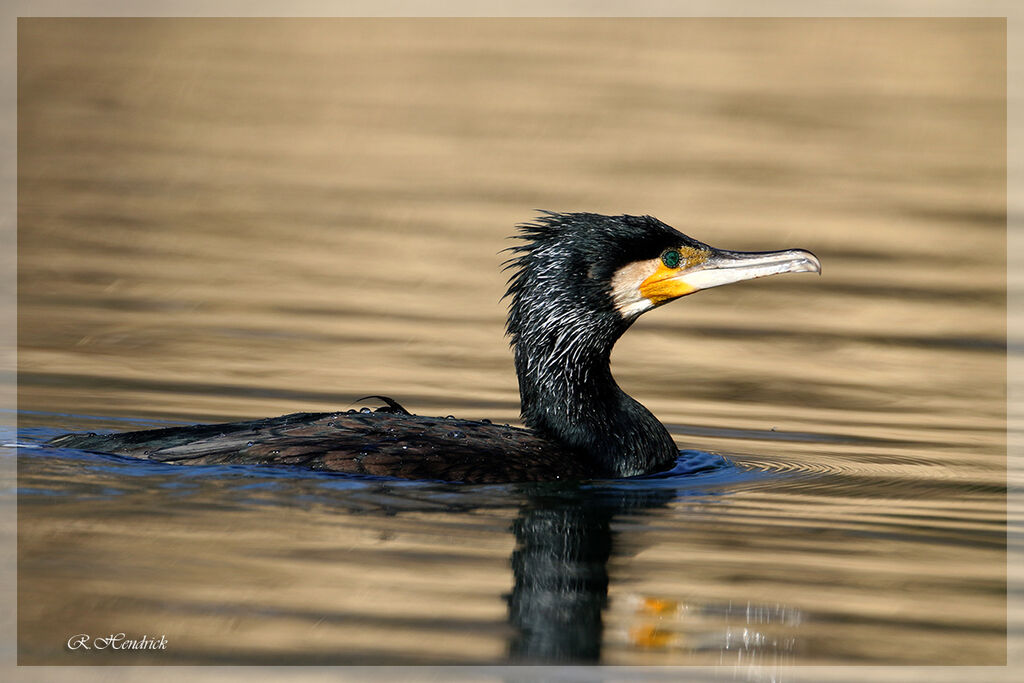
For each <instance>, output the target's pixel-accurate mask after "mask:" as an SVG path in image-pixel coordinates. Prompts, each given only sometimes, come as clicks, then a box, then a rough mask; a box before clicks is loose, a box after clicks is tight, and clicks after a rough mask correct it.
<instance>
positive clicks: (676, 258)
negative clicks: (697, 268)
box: [661, 249, 682, 268]
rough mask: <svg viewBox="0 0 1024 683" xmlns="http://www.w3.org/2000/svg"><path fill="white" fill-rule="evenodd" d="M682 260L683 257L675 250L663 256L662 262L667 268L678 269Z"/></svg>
mask: <svg viewBox="0 0 1024 683" xmlns="http://www.w3.org/2000/svg"><path fill="white" fill-rule="evenodd" d="M681 260H682V257H681V256H680V255H679V252H678V251H676V250H675V249H669V250H668V251H666V252H665V253H664V254H662V255H661V262H662V263H664V264H665V267H666V268H678V267H679V262H680V261H681Z"/></svg>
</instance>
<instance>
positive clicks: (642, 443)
mask: <svg viewBox="0 0 1024 683" xmlns="http://www.w3.org/2000/svg"><path fill="white" fill-rule="evenodd" d="M596 324H600V323H596ZM580 325H586V326H587V329H582V328H581V329H575V330H574V329H572V328H571V327H561V328H557V329H554V330H551V329H550V328H548V330H544V329H543V328H541V329H540V331H539V332H538V333H536V334H533V335H519V336H518V338H517V339H516V340H515V345H516V349H515V356H516V372H517V374H518V376H519V394H520V398H521V400H522V417H523V421H524V422H525V423H526V425H527V426H528V427H530V428H532V429H534V430H535V431H537V432H539V433H541V434H542V435H544V436H545V437H547V438H549V439H552V440H554V441H557V442H558V443H560V444H561V445H563V446H564V447H566V449H567V450H569V451H571V452H572V453H573V454H574V455H575V456H577V457H580V458H586V459H588V460H590V461H591V462H592V463H593V464H594V465H595V466H596V467H597V469H598V470H599V471H601V472H602V473H603V474H604V475H605V476H613V477H628V476H636V475H640V474H646V473H650V472H654V471H658V470H661V469H665V468H667V467H669V466H671V463H672V462H674V461H675V459H676V457H677V455H678V449H677V448H676V445H675V442H673V440H672V437H671V436H670V435H669V433H668V430H666V429H665V427H664V426H663V425H662V424H661V423H660V422H659V421H658V419H657V418H655V417H654V415H652V414H651V413H650V412H649V411H648V410H647V409H646V408H644V407H643V406H642V405H640V403H639V402H637V401H636V400H634V399H633V398H632V397H630V396H629V395H628V394H626V393H625V392H624V391H622V389H620V388H619V386H618V384H616V383H615V380H614V378H613V377H612V374H611V368H610V357H611V350H612V346H613V345H614V343H615V340H616V339H618V337H619V335H621V333H622V331H624V330H625V328H626V327H627V325H621V329H605V330H595V329H594V328H593V326H594V325H595V321H593V320H592V319H591V320H588V321H586V322H581V323H580Z"/></svg>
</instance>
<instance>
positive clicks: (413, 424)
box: [50, 412, 587, 483]
mask: <svg viewBox="0 0 1024 683" xmlns="http://www.w3.org/2000/svg"><path fill="white" fill-rule="evenodd" d="M50 445H53V446H59V447H62V448H77V449H79V450H85V451H92V452H99V453H113V454H117V455H125V456H130V457H135V458H143V459H147V460H154V461H158V462H164V463H174V464H189V465H226V464H251V465H277V466H288V467H303V468H308V469H313V470H320V471H331V472H345V473H349V474H363V475H372V476H386V477H401V478H404V479H427V480H441V481H461V482H473V483H500V482H516V481H551V480H556V479H582V478H586V476H587V468H586V467H584V466H583V464H582V463H580V462H579V461H578V460H577V459H575V458H573V457H572V456H571V455H569V454H567V453H565V452H564V451H563V450H561V449H560V448H558V446H557V445H555V444H552V443H551V442H549V441H547V440H545V439H542V438H541V437H539V436H537V435H536V434H534V433H533V432H530V431H528V430H525V429H516V428H514V427H504V426H499V425H494V424H490V423H487V422H473V421H468V420H454V419H444V418H437V417H422V416H418V415H402V414H394V413H383V412H374V413H362V412H352V413H295V414H293V415H284V416H282V417H278V418H269V419H263V420H253V421H250V422H233V423H227V424H215V425H196V426H190V427H170V428H166V429H151V430H146V431H139V432H126V433H121V434H68V435H65V436H61V437H58V438H56V439H54V440H52V441H51V442H50Z"/></svg>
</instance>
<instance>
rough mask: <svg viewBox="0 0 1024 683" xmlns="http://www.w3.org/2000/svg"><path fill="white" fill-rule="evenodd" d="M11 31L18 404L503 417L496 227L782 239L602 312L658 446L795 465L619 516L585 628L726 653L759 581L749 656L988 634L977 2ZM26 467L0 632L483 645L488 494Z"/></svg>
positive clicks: (494, 537) (162, 657) (675, 653)
mask: <svg viewBox="0 0 1024 683" xmlns="http://www.w3.org/2000/svg"><path fill="white" fill-rule="evenodd" d="M18 48H19V63H18V95H19V102H18V116H19V119H18V135H19V137H18V162H19V177H18V199H19V205H18V220H19V226H18V248H19V253H18V257H19V292H18V305H19V309H18V324H19V329H18V340H19V346H18V352H19V356H18V364H19V395H18V400H19V410H21V411H23V412H22V414H21V416H20V425H21V426H22V427H23V428H38V429H49V430H54V431H66V430H69V429H80V428H90V429H99V428H103V427H109V428H117V429H126V428H129V427H130V425H127V424H126V423H125V420H126V419H131V418H145V419H149V420H176V421H184V422H193V421H213V420H219V419H234V418H250V417H262V416H268V415H278V414H283V413H287V412H293V411H297V410H334V409H339V408H347V407H349V406H350V405H351V403H352V401H354V400H355V399H357V398H359V397H360V396H364V395H366V394H371V393H383V394H388V395H391V396H394V397H396V398H398V399H399V400H401V401H402V402H403V403H404V404H405V405H406V406H407V407H409V408H410V409H412V410H413V411H414V412H419V413H423V414H440V415H446V414H449V413H454V414H457V415H459V416H462V417H467V418H480V417H488V418H491V419H494V420H496V421H502V422H506V421H515V420H516V419H517V414H518V393H517V388H516V383H515V377H514V373H513V371H512V365H511V355H510V352H509V350H508V348H507V344H506V340H505V339H504V338H503V328H502V326H503V320H504V307H503V304H502V303H501V302H500V301H499V300H500V297H501V295H502V292H503V288H504V279H505V276H504V275H502V274H501V272H500V266H501V262H502V260H503V256H502V255H501V254H500V253H499V251H500V250H501V249H502V248H504V247H505V246H507V244H508V243H507V242H506V241H505V238H506V237H507V236H508V235H509V234H511V232H512V230H513V226H514V225H515V224H516V223H518V222H521V221H524V220H529V219H530V218H531V216H533V215H534V212H535V209H551V210H559V211H574V210H582V211H593V212H599V213H648V214H652V215H655V216H657V217H659V218H660V219H662V220H664V221H665V222H667V223H669V224H671V225H673V226H675V227H677V228H679V229H680V230H682V231H683V232H686V233H688V234H690V235H692V236H694V237H696V238H698V239H700V240H702V241H704V242H708V243H710V244H712V245H715V246H719V247H723V248H728V249H750V250H761V249H779V248H790V247H801V248H806V249H810V250H812V251H814V252H815V253H816V254H817V255H818V256H819V257H820V258H821V260H822V263H823V275H822V276H821V277H820V278H817V277H811V276H791V277H780V278H774V279H770V280H767V281H759V282H756V283H747V284H743V285H738V286H735V287H727V288H722V289H719V290H713V291H710V292H705V293H701V294H698V295H696V296H693V297H688V298H687V299H685V300H683V301H680V302H678V303H675V304H673V305H671V306H668V307H664V308H661V309H659V310H657V311H655V312H653V313H651V314H649V315H647V316H645V318H644V319H642V320H641V321H640V322H638V323H637V325H635V326H634V328H633V329H632V330H631V331H630V332H629V333H627V335H626V336H625V337H624V338H623V340H622V341H621V342H620V344H619V346H618V347H617V349H616V352H615V355H614V358H613V370H614V371H615V374H616V378H617V379H618V381H619V382H620V384H621V385H622V386H623V388H625V389H626V390H627V391H629V392H630V393H631V394H632V395H634V396H635V397H637V398H638V399H639V400H641V401H642V402H643V403H644V404H645V405H647V406H648V407H649V408H650V409H651V410H652V411H653V412H654V413H655V414H656V415H658V416H659V417H660V418H661V419H662V421H663V422H665V423H666V424H668V425H670V427H671V428H672V431H673V433H674V434H675V435H676V437H677V441H678V442H679V443H680V446H681V447H684V448H699V449H706V450H710V451H714V452H717V453H721V454H723V455H725V456H727V457H729V458H731V459H732V460H733V461H734V462H736V463H738V464H740V465H741V466H743V467H745V468H749V469H750V470H753V471H761V470H763V471H767V472H770V473H776V474H778V473H784V474H786V475H787V476H784V477H779V478H778V479H777V480H776V479H773V480H771V482H774V483H770V484H765V483H763V482H762V483H760V484H757V485H743V486H736V487H734V488H733V489H726V490H724V491H722V492H720V493H721V495H720V496H716V497H714V500H708V501H703V502H702V501H700V500H697V499H688V498H684V499H680V500H679V501H676V502H675V503H671V504H669V505H667V506H665V507H663V508H659V509H657V510H654V511H649V512H647V513H646V514H644V515H639V514H638V515H636V516H630V515H626V516H625V517H624V518H621V519H624V520H625V521H624V522H623V521H621V520H620V522H619V523H620V524H621V525H622V528H621V529H618V532H619V534H620V536H630V537H635V538H634V541H636V539H642V540H641V541H636V542H638V543H640V546H641V549H640V550H638V551H637V552H635V553H633V554H631V555H627V556H624V557H620V558H618V559H616V560H614V561H613V563H612V564H611V565H610V568H609V571H610V573H611V577H612V578H611V587H610V588H609V597H610V599H609V607H608V609H607V611H606V614H605V631H604V647H603V649H602V661H603V662H606V663H629V664H665V663H674V664H704V663H710V664H716V663H731V664H736V663H737V662H736V661H735V653H734V651H731V650H728V648H722V647H717V646H714V645H712V646H708V645H707V642H709V640H710V642H712V643H718V640H717V638H718V637H719V636H720V635H721V633H722V632H723V629H725V628H727V627H729V628H736V627H737V626H736V623H734V621H730V620H735V619H736V618H738V617H736V614H735V613H733V612H732V611H730V610H733V608H734V607H735V609H736V610H741V609H746V610H747V611H746V614H747V618H748V619H749V613H750V609H751V606H753V609H754V610H755V611H756V610H758V609H760V610H762V611H763V613H764V614H765V615H769V616H766V617H765V619H767V621H768V622H771V623H772V624H773V625H774V626H773V628H776V629H781V630H782V632H783V635H784V636H785V638H788V639H790V640H792V641H793V642H792V643H790V645H787V646H785V647H783V646H782V645H779V646H778V647H776V648H775V649H774V650H772V649H771V648H768V649H761V650H757V651H756V652H757V653H758V656H760V657H761V658H762V660H761V661H760V662H759V663H761V664H766V665H770V664H772V663H773V660H772V659H771V657H775V658H776V660H774V661H776V662H777V661H778V659H779V658H782V659H784V660H785V662H787V663H801V664H802V663H829V664H831V663H898V664H906V663H923V664H992V663H999V662H1001V661H1003V659H1004V658H1005V633H1004V628H1005V549H1004V545H1003V540H1002V539H1003V536H1002V534H1003V531H1004V523H1005V498H1004V494H1003V487H1004V486H1005V441H1006V439H1005V391H1006V390H1005V360H1006V359H1005V304H1006V296H1005V284H1006V272H1005V263H1006V254H1005V240H1006V195H1005V179H1006V155H1005V143H1006V92H1005V82H1006V49H1005V24H1004V22H1002V21H1000V20H940V19H935V20H916V19H915V20H909V19H904V20H898V19H897V20H862V19H857V20H784V19H775V20H736V19H731V20H695V19H679V20H664V19H660V20H653V19H652V20H647V19H628V20H626V19H614V20H612V19H607V20H604V19H602V20H596V19H587V20H561V19H543V20H518V19H517V20H505V19H502V20H496V19H487V20H479V19H478V20H449V19H444V20H441V19H430V20H426V19H424V20H394V19H388V20H379V19H347V20H177V19H175V20H78V19H76V20H57V19H47V20H42V19H38V20H24V19H23V20H22V21H21V22H20V23H19V45H18ZM139 467H142V466H141V465H140V466H139ZM790 475H791V476H790ZM20 476H21V478H20V485H21V486H23V487H25V488H30V489H33V490H48V491H53V492H57V493H59V494H60V495H57V493H55V494H54V495H26V496H22V498H21V503H20V507H19V571H20V583H19V610H20V611H19V636H20V638H19V649H20V654H21V659H22V663H57V662H60V663H83V662H82V660H81V658H80V655H78V654H76V653H69V652H68V651H67V650H66V648H65V647H64V639H65V638H66V635H70V634H71V633H79V632H82V633H100V632H102V633H106V632H108V631H110V630H111V629H116V630H125V631H133V632H136V633H143V632H147V633H153V632H166V633H167V634H168V638H169V640H171V641H172V643H173V644H174V645H173V647H172V649H171V650H170V651H169V652H168V653H163V654H156V655H154V654H149V655H145V654H143V655H135V659H134V660H133V661H147V662H150V661H151V662H175V663H180V662H231V663H278V662H287V663H307V662H317V663H324V662H327V663H358V662H365V661H373V662H376V661H388V662H392V663H431V662H456V663H461V662H500V661H503V660H504V658H505V657H506V649H507V640H508V633H507V630H508V628H507V625H506V624H505V621H506V616H505V613H506V605H505V603H504V601H503V599H502V597H501V596H502V594H503V593H504V592H507V591H508V590H509V587H510V585H511V578H510V573H509V567H508V558H509V555H510V553H511V552H512V551H513V548H514V546H515V539H514V538H513V537H512V536H511V535H510V534H509V533H508V527H509V525H510V524H511V523H512V520H513V519H514V518H515V517H516V514H517V513H516V506H515V505H514V504H513V503H512V502H509V503H508V504H507V505H504V506H502V505H500V504H497V505H495V504H493V503H494V501H493V500H492V501H490V502H491V506H490V507H487V508H486V512H482V513H476V514H458V515H456V514H453V513H452V512H451V511H450V510H448V511H446V510H440V509H439V510H433V511H428V510H424V509H423V508H422V506H417V507H415V509H410V510H409V511H407V512H401V505H400V504H397V503H394V501H391V502H387V503H381V501H380V500H376V501H369V500H364V501H361V502H360V504H359V505H355V504H350V505H347V506H346V505H345V504H341V503H340V502H339V501H337V500H336V501H334V503H333V504H328V503H325V502H324V501H323V500H322V499H319V498H318V499H316V501H315V502H310V503H308V504H306V503H303V502H301V501H302V500H303V498H302V495H304V494H306V493H309V492H308V491H306V490H305V488H304V486H305V485H303V484H300V483H294V484H293V485H294V486H295V490H294V491H289V492H286V493H284V494H281V493H279V494H276V495H280V496H281V498H282V499H288V500H291V501H292V503H291V504H289V505H283V506H282V505H280V504H275V505H265V504H258V503H253V502H251V501H250V502H246V501H244V500H242V499H241V498H239V497H238V496H237V495H236V492H226V491H225V490H224V487H221V486H218V485H217V484H216V482H214V483H211V482H209V481H207V482H205V483H203V484H202V486H201V488H200V491H199V492H198V493H193V494H192V495H190V496H188V497H187V500H186V501H181V500H177V499H175V498H173V497H168V496H167V495H165V494H164V493H162V492H154V488H153V481H152V480H150V479H148V478H147V477H145V476H139V477H137V478H136V479H137V480H130V481H129V479H130V478H128V477H126V476H125V475H124V474H122V473H118V474H116V475H115V474H107V475H103V474H102V473H97V472H95V471H92V472H91V473H89V474H86V475H83V474H82V473H81V472H76V471H75V470H74V468H73V467H48V466H47V465H46V464H44V463H43V462H41V461H40V460H39V459H38V458H29V457H24V458H23V459H22V463H21V470H20ZM310 486H312V484H311V485H310ZM106 489H114V490H116V491H118V494H117V495H111V496H104V495H100V494H101V493H102V491H103V490H106ZM494 495H498V494H494ZM275 500H277V499H275ZM345 500H346V501H348V502H349V503H350V501H349V499H347V498H346V499H345ZM511 500H512V499H511V498H510V499H509V501H511ZM280 502H281V501H280V500H277V503H280ZM396 506H397V507H396ZM371 509H372V510H381V509H387V510H389V513H390V514H374V513H370V512H367V510H371ZM395 509H398V510H399V511H400V512H399V513H398V514H394V510H395ZM652 601H653V602H652ZM659 601H660V602H659ZM651 604H658V605H662V604H665V605H675V606H676V607H677V608H678V609H677V610H676V611H675V612H665V613H663V614H661V616H660V617H659V619H660V621H659V623H660V624H661V625H662V626H663V627H664V629H663V631H664V633H667V634H668V635H666V636H665V637H660V638H647V639H645V638H643V637H641V636H638V633H642V632H644V631H643V624H645V623H647V622H646V621H645V619H648V617H649V615H648V616H645V613H644V609H646V607H645V606H650V605H651ZM674 609H675V608H674ZM684 614H685V615H689V616H687V617H686V618H684V617H683V616H681V615H684ZM697 614H699V615H702V616H699V617H695V616H694V615H697ZM325 615H327V616H325ZM331 615H333V616H331ZM771 615H774V616H773V617H772V616H771ZM780 615H781V616H780ZM793 615H803V616H802V617H800V618H797V617H795V616H793ZM398 617H401V618H398ZM772 619H774V620H775V621H772ZM638 623H639V624H641V626H639V627H638V626H637V624H638ZM638 628H639V631H638V630H637V629H638ZM65 631H67V634H65ZM770 631H771V628H769V632H770ZM711 634H716V635H711ZM783 640H785V639H780V641H779V642H782V641H783ZM786 642H789V641H786ZM723 653H724V654H723ZM766 653H769V654H766ZM780 653H781V654H780ZM104 656H105V657H107V658H106V659H102V657H101V656H96V657H94V661H105V662H107V663H111V662H115V663H127V662H124V661H123V658H122V659H118V658H117V657H116V656H114V655H109V654H108V655H104ZM730 658H732V659H730Z"/></svg>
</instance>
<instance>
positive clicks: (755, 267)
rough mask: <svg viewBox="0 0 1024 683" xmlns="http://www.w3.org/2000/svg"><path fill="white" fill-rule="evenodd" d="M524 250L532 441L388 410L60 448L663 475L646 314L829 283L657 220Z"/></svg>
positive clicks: (542, 231)
mask: <svg viewBox="0 0 1024 683" xmlns="http://www.w3.org/2000/svg"><path fill="white" fill-rule="evenodd" d="M517 237H518V238H519V239H521V240H523V243H522V244H519V245H517V246H514V247H511V248H510V251H511V252H512V258H510V259H509V261H507V262H506V267H507V268H508V269H511V270H512V275H511V277H510V278H509V283H508V284H509V286H508V291H507V292H506V297H507V298H508V300H509V313H508V325H507V332H508V335H509V337H510V340H511V344H512V346H513V348H514V351H515V367H516V373H517V375H518V378H519V390H520V398H521V404H522V418H523V422H524V423H525V424H526V427H527V428H526V429H518V428H513V427H508V426H498V425H494V424H491V423H489V422H486V421H482V422H471V421H465V420H454V419H450V418H433V417H422V416H416V415H410V414H408V413H407V412H406V411H405V410H404V408H402V407H401V406H400V405H398V404H397V403H395V402H393V401H391V400H390V399H385V402H386V403H387V404H388V407H387V408H382V409H380V410H378V411H376V412H369V411H367V412H362V411H360V412H356V411H348V412H342V413H318V414H308V413H298V414H294V415H286V416H283V417H279V418H268V419H264V420H255V421H251V422H236V423H228V424H218V425H197V426H191V427H172V428H166V429H154V430H146V431H139V432H128V433H121V434H106V435H97V434H68V435H64V436H61V437H58V438H56V439H54V440H52V441H51V442H50V444H51V445H53V446H61V447H67V448H77V449H81V450H87V451H95V452H103V453H114V454H120V455H126V456H131V457H138V458H144V459H148V460H154V461H159V462H165V463H176V464H197V465H198V464H240V463H244V464H254V465H277V466H290V467H305V468H310V469H314V470H325V471H335V472H346V473H352V474H365V475H373V476H395V477H403V478H410V479H429V480H444V481H465V482H512V481H547V480H556V479H584V478H594V477H628V476H634V475H639V474H645V473H651V472H655V471H658V470H661V469H665V468H668V467H670V466H671V465H672V464H673V463H674V462H675V460H676V457H677V455H678V451H677V447H676V445H675V443H674V441H673V440H672V437H671V435H670V434H669V433H668V430H666V429H665V427H664V426H663V425H662V424H661V423H660V422H659V421H658V420H657V418H655V417H654V415H652V414H651V413H650V412H649V411H648V410H647V409H646V408H644V407H643V406H642V405H640V403H638V402H637V401H636V400H634V399H633V398H632V397H630V396H628V395H627V394H626V393H625V392H623V391H622V390H621V389H620V388H619V387H618V385H617V384H616V383H615V380H614V379H613V378H612V374H611V369H610V366H609V360H610V355H611V351H612V348H613V346H614V345H615V342H616V341H617V340H618V338H619V337H620V336H621V335H622V334H623V332H625V331H626V330H627V329H628V328H629V326H630V325H631V324H632V323H633V322H634V321H635V320H636V318H637V317H638V316H639V315H640V314H641V313H643V312H644V311H646V310H649V309H650V308H653V307H654V306H656V305H660V304H661V303H665V302H667V301H670V300H673V299H675V298H678V297H679V296H683V295H684V294H688V293H690V292H692V291H696V290H697V289H702V288H706V287H709V286H712V287H713V286H717V285H718V284H727V283H729V282H735V281H737V280H739V279H749V278H752V277H761V276H762V275H770V274H775V273H778V272H794V271H801V270H804V271H806V270H815V271H818V270H820V266H819V265H818V262H817V259H816V258H814V256H813V255H811V254H810V253H809V252H803V251H791V252H765V253H744V252H725V251H720V250H716V249H713V248H712V247H709V246H708V245H706V244H703V243H701V242H698V241H697V240H694V239H692V238H690V237H687V236H686V235H683V234H682V233H680V232H678V231H677V230H675V229H673V228H671V227H669V226H668V225H665V224H664V223H662V222H661V221H658V220H657V219H655V218H651V217H649V216H602V215H598V214H590V213H569V214H558V213H549V212H545V213H544V214H543V215H542V216H540V217H539V218H538V219H536V220H535V221H534V222H531V223H526V224H523V225H521V226H519V234H518V235H517ZM659 259H660V260H659ZM751 264H752V265H751ZM695 273H696V274H698V275H699V277H700V279H699V280H696V279H694V274H695ZM723 274H724V275H723ZM687 278H690V280H692V281H693V282H698V284H696V285H695V284H692V282H688V281H687ZM652 283H653V284H652ZM666 283H667V284H666ZM666 292H667V293H666ZM645 295H647V296H649V297H651V298H649V299H648V298H645ZM378 398H379V397H378Z"/></svg>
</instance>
